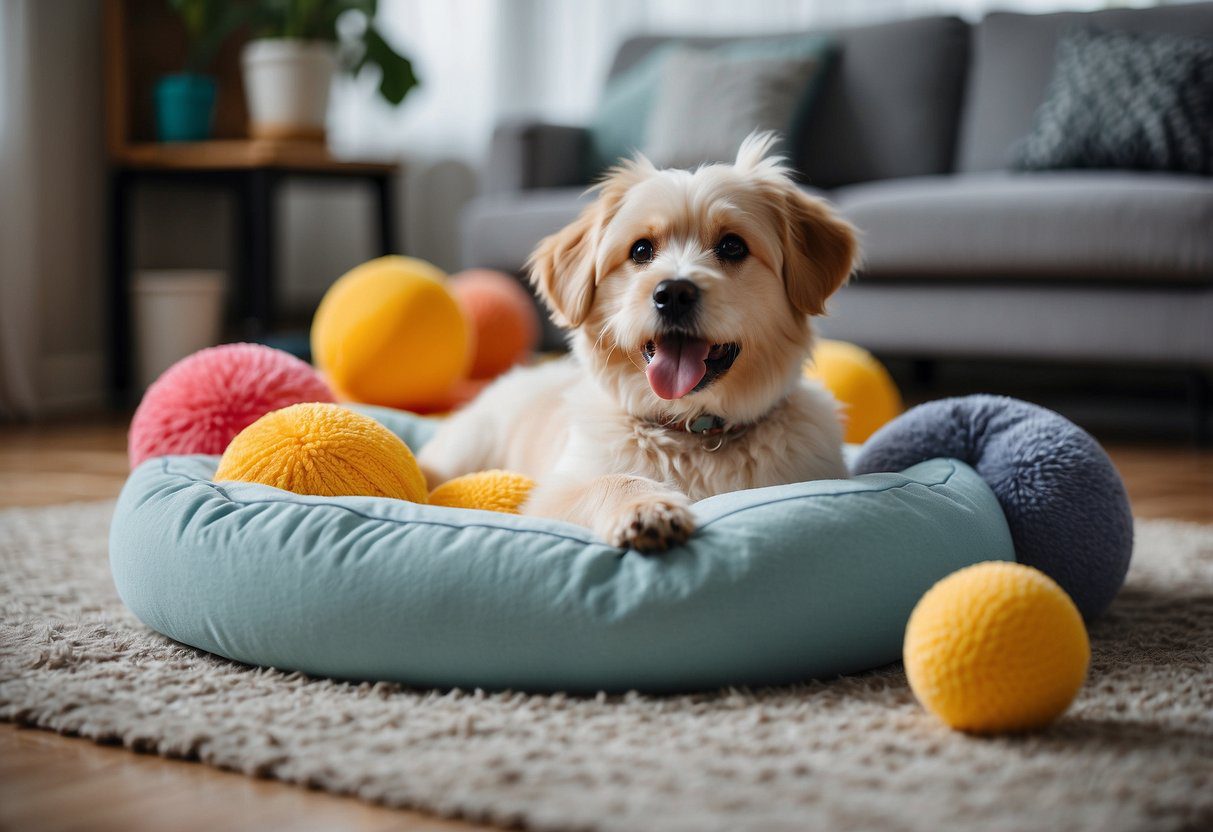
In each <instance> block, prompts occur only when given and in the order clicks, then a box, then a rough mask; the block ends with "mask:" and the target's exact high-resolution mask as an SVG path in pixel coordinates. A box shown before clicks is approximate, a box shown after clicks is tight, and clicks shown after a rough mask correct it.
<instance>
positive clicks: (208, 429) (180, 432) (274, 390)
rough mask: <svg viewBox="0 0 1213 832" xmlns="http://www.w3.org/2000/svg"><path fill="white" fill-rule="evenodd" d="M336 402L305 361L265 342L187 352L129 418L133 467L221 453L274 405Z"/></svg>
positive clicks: (130, 453) (227, 345)
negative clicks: (162, 459) (162, 458)
mask: <svg viewBox="0 0 1213 832" xmlns="http://www.w3.org/2000/svg"><path fill="white" fill-rule="evenodd" d="M332 401H336V398H335V397H334V396H333V391H332V390H330V389H329V386H328V385H327V384H325V383H324V380H323V379H322V378H320V375H319V374H318V373H317V372H316V371H315V370H313V369H312V367H311V365H310V364H308V363H307V362H305V361H300V360H299V359H298V358H296V357H295V356H293V355H291V354H290V353H285V352H283V351H282V350H276V349H272V348H270V347H266V346H262V345H261V344H224V345H222V346H219V347H210V348H208V349H205V350H201V351H199V352H196V353H194V354H193V355H191V356H188V357H186V358H183V359H181V360H180V361H178V362H177V363H176V364H174V365H173V366H171V367H169V368H168V369H167V370H165V371H164V373H163V374H162V375H161V376H160V378H158V379H156V381H155V383H154V384H152V386H151V387H149V388H147V392H146V393H145V394H144V395H143V401H142V402H140V403H139V408H138V409H137V410H136V411H135V418H134V419H132V420H131V430H130V436H129V437H128V443H127V447H128V453H129V455H130V460H131V468H134V467H136V466H137V465H138V464H139V463H141V462H143V461H144V460H145V459H147V458H148V457H153V456H165V455H167V454H221V453H223V451H224V450H225V449H226V448H227V446H228V443H229V442H231V441H232V438H233V437H235V435H236V434H237V433H239V432H240V431H242V430H244V429H245V428H246V427H248V426H249V425H251V424H252V423H253V422H255V421H257V420H258V419H260V418H261V417H262V416H264V415H265V414H267V413H269V412H270V411H271V410H278V409H279V408H283V407H287V406H289V405H292V404H299V403H300V402H332Z"/></svg>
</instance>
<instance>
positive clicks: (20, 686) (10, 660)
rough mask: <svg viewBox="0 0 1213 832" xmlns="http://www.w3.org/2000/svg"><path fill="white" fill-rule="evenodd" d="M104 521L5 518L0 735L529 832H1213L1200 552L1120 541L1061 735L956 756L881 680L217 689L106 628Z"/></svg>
mask: <svg viewBox="0 0 1213 832" xmlns="http://www.w3.org/2000/svg"><path fill="white" fill-rule="evenodd" d="M111 509H112V505H111V504H83V505H76V506H64V507H57V508H50V509H38V510H24V509H22V510H9V511H6V512H0V604H2V607H0V609H2V616H3V620H2V621H0V717H2V718H4V719H7V720H14V721H18V722H22V723H26V724H29V725H37V726H41V727H44V728H49V729H51V730H55V731H61V732H64V733H69V734H79V735H81V736H85V737H90V738H92V739H96V740H110V741H113V740H120V741H121V742H123V743H124V744H126V745H127V746H129V747H131V748H138V749H141V750H146V751H154V752H156V753H159V754H164V755H171V756H178V757H186V758H191V759H198V760H201V761H203V762H205V763H208V764H210V765H215V766H221V767H224V768H230V769H235V770H237V771H244V772H247V773H249V774H257V775H262V776H268V777H275V778H278V779H280V780H284V781H287V782H291V783H305V784H308V785H311V786H314V787H318V788H322V789H327V790H329V791H333V792H340V793H348V794H356V795H359V796H361V797H363V798H365V799H367V800H372V801H378V802H382V803H386V804H389V805H393V806H409V807H415V808H418V809H423V810H427V811H431V812H437V813H441V814H444V815H453V816H463V817H467V818H473V819H482V820H488V821H495V822H497V823H501V824H513V825H523V826H527V827H533V828H536V829H566V828H580V829H601V830H634V829H648V828H660V829H673V830H776V831H778V830H793V829H795V830H801V829H806V828H823V829H852V828H854V829H882V830H884V829H889V830H898V829H905V830H918V829H921V830H938V829H990V830H1021V829H1022V830H1069V829H1075V830H1078V829H1090V830H1099V832H1113V830H1149V829H1171V830H1174V829H1189V830H1197V829H1211V828H1213V527H1209V528H1206V527H1201V526H1195V525H1186V524H1181V523H1170V522H1141V523H1140V524H1139V526H1138V537H1139V545H1138V551H1137V554H1136V555H1135V559H1134V566H1133V570H1132V573H1131V575H1130V578H1129V584H1128V586H1127V587H1126V589H1125V590H1124V592H1123V593H1122V595H1121V597H1120V599H1119V600H1118V601H1117V602H1116V604H1115V606H1114V607H1113V609H1112V611H1111V612H1110V613H1109V614H1108V615H1107V616H1106V617H1105V618H1103V619H1102V620H1101V621H1099V622H1098V623H1097V624H1096V625H1095V626H1094V627H1093V629H1092V633H1091V635H1092V640H1093V645H1094V662H1093V667H1092V671H1091V676H1090V679H1089V681H1088V683H1087V685H1086V688H1085V689H1084V690H1083V692H1082V694H1081V696H1080V698H1079V700H1078V701H1077V703H1076V704H1075V705H1074V707H1073V708H1072V709H1071V711H1070V712H1069V713H1068V714H1067V715H1066V716H1065V717H1064V718H1063V719H1062V720H1061V721H1060V722H1058V723H1057V724H1056V725H1055V726H1054V727H1053V728H1052V729H1050V730H1048V731H1046V732H1044V733H1042V734H1039V735H1036V736H1029V737H1012V738H998V739H973V738H970V737H966V736H963V735H959V734H955V733H951V732H949V731H948V730H946V729H944V728H942V727H941V726H940V725H938V724H936V723H935V722H934V721H933V720H932V718H931V717H929V716H928V715H927V714H926V713H924V712H923V711H922V710H920V709H919V707H918V706H917V705H916V704H915V702H914V699H913V697H912V696H911V694H910V691H909V689H908V688H907V687H906V682H905V677H904V675H903V674H902V672H901V669H900V668H899V667H893V668H888V669H885V670H881V671H877V672H874V673H869V674H866V675H863V676H857V677H853V678H846V679H839V680H836V681H831V682H814V683H810V684H806V685H803V686H800V687H793V688H779V689H774V690H757V691H749V690H726V691H719V692H714V693H706V694H703V695H699V696H678V697H665V698H650V697H645V696H637V695H629V696H623V697H606V696H599V697H598V698H571V697H564V696H528V695H526V694H518V693H515V694H508V693H507V694H496V695H486V694H484V693H481V692H475V691H451V692H434V691H418V690H409V689H403V688H400V687H398V686H395V685H386V684H376V685H372V684H364V685H352V684H342V683H335V682H331V681H325V680H320V679H308V678H304V677H301V676H299V675H295V674H284V673H279V672H276V671H273V670H260V669H255V668H250V667H245V666H241V665H236V664H232V663H230V662H227V661H224V660H221V659H218V658H215V657H213V656H210V655H207V654H204V653H200V652H198V651H196V650H193V649H191V648H187V647H183V646H181V645H178V644H176V643H173V642H171V641H169V640H167V639H165V638H163V637H161V636H158V635H155V634H154V633H151V632H149V631H148V630H147V629H145V628H144V627H143V626H142V625H140V624H139V622H138V621H136V620H135V619H134V618H133V617H132V616H131V615H130V614H128V613H127V612H126V611H125V609H124V608H123V607H122V605H121V604H120V603H119V601H118V599H117V597H116V595H115V593H114V590H113V587H112V585H111V583H110V579H109V572H108V567H107V564H106V526H107V523H108V518H109V514H110V511H111Z"/></svg>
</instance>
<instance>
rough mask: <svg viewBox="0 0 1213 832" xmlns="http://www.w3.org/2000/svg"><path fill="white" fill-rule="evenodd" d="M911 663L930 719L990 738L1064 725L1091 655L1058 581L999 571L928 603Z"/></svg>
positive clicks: (941, 592)
mask: <svg viewBox="0 0 1213 832" xmlns="http://www.w3.org/2000/svg"><path fill="white" fill-rule="evenodd" d="M903 655H904V658H905V667H906V675H907V676H908V677H909V680H910V687H911V688H912V689H913V690H914V695H915V696H917V697H918V701H919V702H921V703H922V704H923V706H924V707H925V708H926V709H927V710H929V711H931V712H932V713H933V714H935V715H936V716H938V717H939V718H940V719H942V720H943V721H944V722H945V723H947V724H948V725H949V726H951V727H952V728H956V729H958V730H961V731H969V732H972V733H977V734H990V733H999V732H1004V731H1026V730H1030V729H1033V728H1040V727H1043V726H1045V725H1047V724H1048V723H1050V722H1052V721H1053V720H1054V719H1055V718H1056V717H1058V716H1060V715H1061V713H1062V712H1063V711H1065V709H1066V708H1068V707H1069V706H1070V703H1071V702H1072V701H1073V700H1074V697H1075V695H1077V693H1078V689H1079V688H1081V687H1082V683H1083V679H1084V678H1085V677H1086V675H1087V665H1088V663H1089V662H1090V658H1091V648H1090V644H1089V643H1088V641H1087V630H1086V628H1085V627H1084V626H1083V623H1082V616H1081V615H1080V614H1079V612H1078V608H1077V607H1075V606H1074V602H1073V601H1071V600H1070V596H1068V595H1067V594H1066V593H1065V591H1064V590H1063V589H1062V588H1061V587H1060V586H1058V585H1057V584H1056V583H1055V582H1054V581H1053V580H1052V579H1051V578H1049V577H1048V576H1047V575H1045V574H1044V573H1043V572H1041V571H1039V570H1037V569H1033V568H1032V567H1030V566H1023V565H1021V564H1017V563H1004V562H1000V561H991V562H988V563H979V564H977V565H975V566H969V567H967V568H965V569H961V570H960V571H958V572H954V573H952V574H951V575H949V576H948V577H946V578H944V579H943V580H942V581H940V582H939V583H937V584H935V586H933V587H931V589H930V590H928V591H927V593H926V594H925V595H923V596H922V599H921V600H920V601H919V602H918V605H917V606H916V607H915V608H914V612H913V613H912V614H911V615H910V622H909V624H908V625H907V626H906V637H905V645H904V648H903Z"/></svg>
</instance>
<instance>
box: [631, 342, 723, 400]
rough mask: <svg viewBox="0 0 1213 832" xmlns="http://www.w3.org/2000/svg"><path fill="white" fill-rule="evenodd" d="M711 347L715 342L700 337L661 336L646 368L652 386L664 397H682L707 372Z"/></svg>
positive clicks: (655, 391)
mask: <svg viewBox="0 0 1213 832" xmlns="http://www.w3.org/2000/svg"><path fill="white" fill-rule="evenodd" d="M711 349H712V345H711V344H709V343H708V342H707V341H703V340H700V339H699V338H663V339H661V340H660V341H659V342H657V349H656V350H655V351H654V353H653V358H652V360H651V361H649V367H648V369H647V370H646V371H645V373H646V374H647V375H648V377H649V387H652V388H653V392H654V393H656V394H657V395H658V396H661V398H663V399H667V400H668V399H681V398H682V397H683V396H685V395H686V394H687V393H690V392H691V391H692V390H694V389H695V385H696V384H698V383H699V382H700V380H701V379H702V378H703V377H704V374H706V373H707V371H708V367H707V365H706V364H704V363H703V362H704V359H706V358H707V357H708V351H709V350H711Z"/></svg>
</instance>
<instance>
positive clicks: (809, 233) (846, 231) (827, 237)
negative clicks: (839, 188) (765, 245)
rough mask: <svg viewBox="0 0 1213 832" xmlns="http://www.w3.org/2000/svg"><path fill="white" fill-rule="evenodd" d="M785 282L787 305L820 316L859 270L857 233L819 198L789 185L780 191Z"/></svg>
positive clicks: (804, 312)
mask: <svg viewBox="0 0 1213 832" xmlns="http://www.w3.org/2000/svg"><path fill="white" fill-rule="evenodd" d="M783 206H784V211H783V214H784V223H785V231H784V243H783V283H784V288H785V289H786V291H787V293H788V300H789V301H791V303H792V306H793V307H795V308H796V310H797V311H799V312H801V313H803V314H805V315H821V314H824V312H825V304H826V300H827V299H828V298H829V297H830V295H832V294H834V293H835V292H836V291H838V290H839V289H840V288H842V285H843V284H844V283H846V282H847V278H849V277H850V276H851V272H852V271H853V270H854V269H855V266H856V265H857V263H856V260H857V258H858V254H859V243H858V240H857V239H856V232H855V229H854V228H853V227H852V226H851V224H850V223H848V222H846V221H845V220H843V219H841V218H839V217H838V216H837V215H835V213H834V212H833V211H832V210H831V209H830V207H829V206H828V205H826V204H825V203H824V202H823V201H821V200H820V199H816V198H814V197H811V196H809V195H808V194H806V193H804V192H803V191H801V190H800V189H799V188H797V187H796V186H795V185H793V184H792V183H790V182H789V183H787V184H786V185H785V186H784V188H783Z"/></svg>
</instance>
